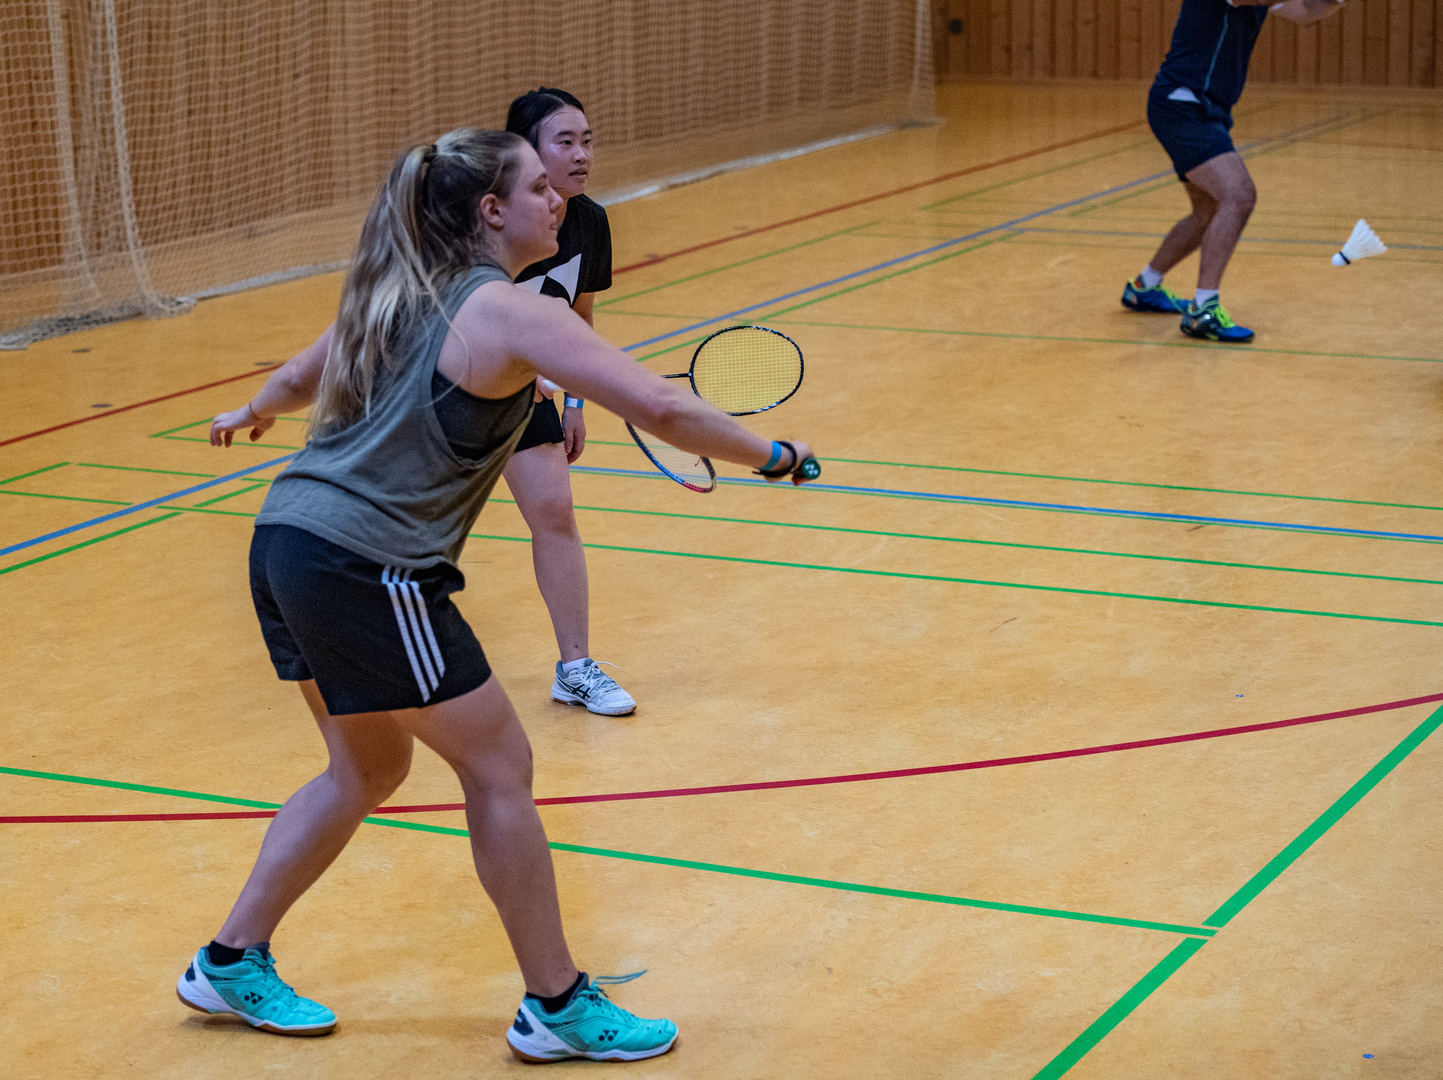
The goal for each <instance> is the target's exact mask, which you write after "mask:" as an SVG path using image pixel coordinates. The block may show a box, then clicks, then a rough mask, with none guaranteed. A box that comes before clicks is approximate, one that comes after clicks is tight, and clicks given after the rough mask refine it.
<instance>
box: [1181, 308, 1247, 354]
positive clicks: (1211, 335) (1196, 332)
mask: <svg viewBox="0 0 1443 1080" xmlns="http://www.w3.org/2000/svg"><path fill="white" fill-rule="evenodd" d="M1182 332H1183V333H1184V334H1186V335H1187V336H1188V337H1195V338H1202V339H1203V340H1204V341H1222V342H1225V343H1227V344H1229V345H1242V344H1245V343H1247V342H1249V341H1252V340H1253V332H1252V331H1251V330H1249V329H1248V328H1247V327H1246V326H1239V325H1238V324H1237V323H1235V322H1233V317H1232V316H1231V315H1229V314H1228V313H1227V311H1226V310H1225V309H1224V308H1223V306H1222V304H1220V303H1219V302H1218V298H1217V297H1216V296H1214V297H1213V298H1212V299H1211V300H1209V301H1208V302H1207V303H1206V304H1204V305H1203V306H1202V307H1198V306H1197V305H1196V304H1188V306H1187V310H1186V311H1185V312H1183V316H1182Z"/></svg>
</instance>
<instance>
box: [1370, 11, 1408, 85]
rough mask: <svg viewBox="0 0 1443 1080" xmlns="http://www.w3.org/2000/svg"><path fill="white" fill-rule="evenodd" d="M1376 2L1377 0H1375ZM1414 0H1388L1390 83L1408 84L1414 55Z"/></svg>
mask: <svg viewBox="0 0 1443 1080" xmlns="http://www.w3.org/2000/svg"><path fill="white" fill-rule="evenodd" d="M1375 2H1376V0H1375ZM1412 9H1413V0H1388V85H1389V86H1407V85H1408V78H1409V67H1410V63H1409V61H1410V60H1411V55H1412V51H1413V49H1412V41H1411V38H1412V32H1413V10H1412Z"/></svg>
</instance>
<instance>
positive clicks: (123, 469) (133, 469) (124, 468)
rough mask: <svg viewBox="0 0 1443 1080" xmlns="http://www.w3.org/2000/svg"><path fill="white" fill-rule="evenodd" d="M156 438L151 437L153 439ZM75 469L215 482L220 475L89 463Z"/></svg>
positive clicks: (83, 462)
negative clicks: (198, 478) (116, 471)
mask: <svg viewBox="0 0 1443 1080" xmlns="http://www.w3.org/2000/svg"><path fill="white" fill-rule="evenodd" d="M154 437H155V436H153V435H152V436H151V438H154ZM75 467H76V468H77V469H116V470H118V471H120V472H143V473H160V474H161V475H163V476H199V477H203V478H204V479H206V480H214V479H215V478H216V476H217V475H218V474H217V473H210V472H177V471H176V470H175V469H142V468H139V467H137V466H135V465H96V464H93V463H92V462H89V461H77V462H76V463H75Z"/></svg>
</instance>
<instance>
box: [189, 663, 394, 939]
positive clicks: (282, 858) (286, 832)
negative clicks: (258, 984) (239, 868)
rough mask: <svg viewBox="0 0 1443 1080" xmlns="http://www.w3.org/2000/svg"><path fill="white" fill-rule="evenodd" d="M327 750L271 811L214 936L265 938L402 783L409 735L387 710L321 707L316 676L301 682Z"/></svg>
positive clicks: (218, 937) (272, 932) (217, 937)
mask: <svg viewBox="0 0 1443 1080" xmlns="http://www.w3.org/2000/svg"><path fill="white" fill-rule="evenodd" d="M300 687H301V693H302V695H304V697H305V699H306V704H307V705H309V706H310V707H311V712H312V713H313V714H314V715H315V718H316V723H317V724H318V725H319V726H320V729H321V735H322V737H323V738H324V739H325V740H326V747H327V749H329V750H330V754H331V761H330V764H329V765H327V766H326V771H325V772H323V773H321V775H320V776H318V777H316V778H315V779H314V780H312V781H311V782H310V783H308V784H307V785H306V786H305V787H303V788H301V789H300V790H299V791H297V792H296V793H295V794H294V795H292V796H291V797H290V798H289V799H287V800H286V803H285V805H284V806H282V807H281V808H280V810H279V811H278V812H277V813H276V816H275V820H274V821H272V822H271V827H270V828H269V829H267V830H266V838H265V840H264V841H263V842H262V843H261V852H260V855H259V856H258V857H257V858H256V865H255V868H254V869H253V870H252V871H251V874H250V878H249V879H248V880H247V881H246V884H245V888H243V889H242V890H241V894H240V897H239V898H238V899H237V900H236V902H235V907H234V908H232V909H231V913H230V917H229V918H228V919H226V921H225V925H224V926H223V927H221V931H220V933H219V934H217V935H216V940H217V941H218V942H220V943H221V944H222V945H229V946H231V947H232V948H236V949H242V948H245V947H246V946H248V945H255V944H257V943H258V942H262V941H270V940H271V936H272V934H274V932H275V929H276V926H277V925H278V924H279V923H280V921H281V918H282V916H284V915H285V913H286V912H287V911H289V910H290V907H291V905H292V904H294V903H295V902H296V901H297V900H298V899H300V897H301V894H302V893H304V892H305V891H306V890H307V889H309V888H310V887H311V886H312V885H313V884H315V881H316V879H317V878H319V877H320V876H321V874H322V873H324V872H325V869H326V867H328V866H330V865H331V863H332V862H334V861H335V859H336V856H337V855H339V854H340V853H341V849H342V848H344V847H345V846H346V844H347V843H348V842H349V841H350V839H351V837H352V836H353V835H354V834H355V832H356V829H357V828H359V827H360V824H361V820H362V819H363V818H364V817H365V816H366V815H367V814H369V813H370V812H371V811H372V810H374V809H375V808H376V807H377V806H379V805H380V804H381V803H382V802H384V801H385V800H386V799H388V798H389V797H390V796H391V794H392V793H393V792H394V791H395V790H396V789H397V788H398V787H400V786H401V781H402V780H404V779H405V778H406V773H407V772H408V771H409V770H410V768H411V746H412V741H411V736H410V735H409V734H408V733H407V732H406V731H405V730H404V729H403V728H402V727H401V726H400V725H399V724H397V723H396V721H395V720H394V719H393V718H392V715H393V714H391V713H357V714H355V715H352V716H343V717H340V718H335V717H332V716H331V715H330V714H329V713H327V712H326V705H325V702H323V701H322V700H321V695H320V693H319V692H318V691H317V690H316V684H315V682H314V681H307V682H303V683H301V684H300Z"/></svg>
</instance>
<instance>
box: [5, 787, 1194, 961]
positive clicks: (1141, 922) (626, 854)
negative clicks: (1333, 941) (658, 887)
mask: <svg viewBox="0 0 1443 1080" xmlns="http://www.w3.org/2000/svg"><path fill="white" fill-rule="evenodd" d="M0 773H4V774H8V775H11V776H23V777H28V778H31V779H37V780H59V781H61V782H64V783H71V784H87V785H90V786H92V787H103V788H115V789H118V790H121V791H139V792H143V793H145V794H149V795H170V796H173V797H175V798H180V799H195V800H198V801H200V802H212V803H224V804H226V805H228V806H246V807H252V808H256V809H262V810H277V809H279V808H280V806H281V804H280V803H275V802H261V801H259V800H256V799H236V798H232V797H230V796H227V795H210V794H207V793H205V792H201V791H185V790H182V789H180V788H165V787H155V786H152V785H150V784H128V783H124V782H123V781H119V780H101V779H97V778H96V777H92V776H71V775H67V774H65V773H52V772H39V771H37V770H34V769H15V768H10V767H7V766H0ZM364 820H365V822H366V823H367V824H370V825H383V826H385V827H386V828H390V829H407V830H410V831H412V832H428V833H439V834H441V835H443V836H470V835H471V834H470V833H469V832H468V831H467V830H465V829H456V828H452V827H450V826H447V825H430V824H426V823H425V822H420V821H404V820H398V819H396V818H391V817H376V816H368V817H366V818H365V819H364ZM548 846H549V847H550V848H551V849H552V850H554V851H566V852H571V853H573V854H578V855H596V856H600V857H601V858H606V859H625V860H627V861H629V862H644V863H654V864H656V865H658V866H674V867H678V868H680V869H685V870H704V871H707V872H710V873H714V874H731V875H734V876H737V877H750V878H758V879H760V880H763V881H780V882H785V883H787V884H792V885H812V886H815V887H817V888H823V889H837V890H840V891H842V892H857V893H869V894H871V895H874V896H894V897H897V898H899V899H903V900H925V901H928V902H930V903H934V904H951V905H954V906H957V907H971V908H982V909H984V910H988V911H1005V912H1011V913H1013V914H1018V915H1041V916H1044V917H1047V918H1053V919H1067V920H1070V921H1073V922H1090V923H1102V924H1104V925H1108V926H1129V927H1134V928H1136V929H1139V930H1158V931H1161V932H1163V933H1169V934H1188V935H1190V936H1196V937H1198V938H1200V939H1206V938H1208V937H1211V936H1212V935H1213V934H1216V933H1217V930H1216V929H1214V928H1211V927H1207V926H1188V925H1185V924H1182V923H1165V922H1154V921H1151V920H1148V919H1124V918H1119V917H1117V916H1114V915H1094V914H1092V913H1090V912H1085V911H1069V910H1067V909H1065V908H1047V907H1034V906H1032V905H1029V904H1004V903H1000V902H998V901H995V900H973V899H970V898H968V897H961V896H948V895H946V894H944V893H925V892H914V891H912V890H910V889H891V888H886V887H883V886H879V885H858V884H856V883H854V882H850V881H834V880H831V879H830V878H813V877H802V876H800V875H797V874H778V873H774V872H772V871H770V870H752V869H749V868H746V867H741V866H726V865H723V864H721V863H706V862H695V861H693V860H690V859H670V858H666V857H664V856H661V855H643V854H639V853H637V852H633V851H615V850H612V849H611V848H595V847H581V846H579V845H577V844H562V843H550V844H548Z"/></svg>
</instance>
